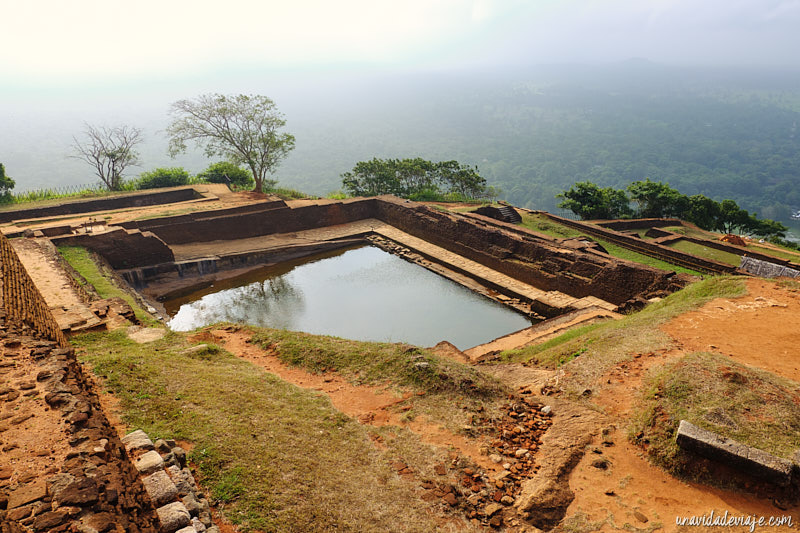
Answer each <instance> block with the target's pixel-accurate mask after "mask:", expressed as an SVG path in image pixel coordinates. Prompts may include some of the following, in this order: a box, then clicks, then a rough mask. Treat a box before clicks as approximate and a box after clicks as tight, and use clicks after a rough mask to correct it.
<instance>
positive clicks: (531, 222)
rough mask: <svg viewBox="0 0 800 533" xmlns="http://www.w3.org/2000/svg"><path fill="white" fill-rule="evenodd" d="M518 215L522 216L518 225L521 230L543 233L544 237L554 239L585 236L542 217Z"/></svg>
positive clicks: (531, 214) (523, 213) (530, 214)
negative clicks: (547, 236)
mask: <svg viewBox="0 0 800 533" xmlns="http://www.w3.org/2000/svg"><path fill="white" fill-rule="evenodd" d="M520 215H521V216H522V222H521V223H520V225H521V226H522V227H523V228H528V229H529V230H533V231H538V232H539V233H544V234H545V235H549V236H550V237H553V238H555V239H571V238H573V237H581V236H583V237H585V236H586V235H585V234H584V233H581V232H580V231H578V230H576V229H574V228H570V227H568V226H564V225H561V224H558V223H556V222H553V221H552V220H550V219H549V218H547V217H546V216H544V215H539V214H534V213H526V212H522V213H520Z"/></svg>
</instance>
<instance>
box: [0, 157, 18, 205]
mask: <svg viewBox="0 0 800 533" xmlns="http://www.w3.org/2000/svg"><path fill="white" fill-rule="evenodd" d="M14 185H15V183H14V180H12V179H11V178H10V177H8V176H6V167H4V166H3V163H0V203H7V202H10V201H11V189H13V188H14Z"/></svg>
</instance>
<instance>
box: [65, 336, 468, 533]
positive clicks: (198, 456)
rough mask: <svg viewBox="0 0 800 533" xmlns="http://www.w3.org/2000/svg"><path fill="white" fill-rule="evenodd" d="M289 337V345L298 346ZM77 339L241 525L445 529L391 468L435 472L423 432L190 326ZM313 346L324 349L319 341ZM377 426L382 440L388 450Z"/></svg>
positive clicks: (148, 426)
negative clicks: (336, 401)
mask: <svg viewBox="0 0 800 533" xmlns="http://www.w3.org/2000/svg"><path fill="white" fill-rule="evenodd" d="M289 336H290V335H289V334H286V336H285V337H283V338H282V339H281V340H280V342H282V343H283V344H282V346H286V347H287V350H288V351H290V352H291V350H290V349H289V348H288V344H289V343H288V340H289V339H288V337H289ZM73 342H74V343H75V344H76V346H77V347H78V348H79V355H80V358H81V360H82V361H83V362H85V363H88V364H89V365H90V366H91V367H92V368H93V371H94V372H95V373H96V374H97V375H98V376H100V377H101V378H102V382H103V383H104V387H105V388H106V389H108V390H110V391H112V392H113V393H114V395H115V396H116V397H117V398H118V399H119V401H120V406H121V409H122V413H121V416H122V419H123V421H124V422H125V423H126V424H128V425H129V426H130V427H131V428H141V429H144V430H145V431H146V432H147V433H148V435H149V436H150V437H151V438H154V439H155V438H175V439H181V440H186V441H188V442H190V443H192V444H193V446H194V448H193V450H192V451H191V454H190V459H191V460H192V461H193V463H194V464H195V465H196V466H197V469H198V478H199V481H200V483H201V484H202V486H203V487H204V488H205V489H207V490H209V491H210V494H211V498H212V499H213V500H214V503H216V504H218V505H219V509H220V511H221V512H222V513H223V515H224V516H225V517H226V518H227V519H229V520H230V521H232V522H233V523H234V524H237V525H238V526H239V527H240V528H241V530H242V531H255V530H259V531H275V532H306V531H398V532H403V531H420V532H424V531H435V530H440V529H439V527H440V526H439V525H438V524H437V518H436V517H437V515H439V516H440V517H441V515H440V514H439V513H440V512H441V511H440V509H438V508H437V507H436V504H434V505H433V506H429V504H427V503H426V502H424V501H422V500H421V499H420V498H419V495H418V494H417V493H416V486H417V483H416V482H414V483H408V482H406V481H402V480H401V479H400V478H399V477H398V476H397V475H396V474H395V472H394V471H393V470H392V468H391V467H390V463H391V461H395V460H402V461H405V462H406V464H409V466H411V467H412V469H414V470H415V471H416V472H418V477H419V478H420V479H424V478H426V477H427V478H430V477H433V473H432V468H433V467H432V464H433V462H434V461H443V460H445V458H446V453H445V452H443V451H441V450H438V449H432V448H430V447H428V446H426V445H424V444H421V443H420V442H419V440H418V438H417V437H416V436H415V435H413V434H410V433H409V432H407V431H405V430H402V429H399V428H394V429H393V430H392V429H391V428H374V429H371V428H369V427H367V426H362V425H360V424H359V423H358V422H356V421H354V420H352V419H350V418H348V417H347V416H345V415H343V414H342V413H340V412H339V411H337V410H336V409H334V408H333V407H332V405H331V403H330V401H329V400H328V398H327V397H325V396H324V395H321V394H319V393H317V392H315V391H313V390H306V389H302V388H298V387H295V386H293V385H291V384H289V383H287V382H285V381H283V380H281V379H279V378H278V377H276V376H274V375H272V374H270V373H268V372H265V371H263V370H261V369H260V368H258V367H256V366H254V365H252V364H250V363H248V362H246V361H244V360H241V359H239V358H237V357H235V356H233V355H231V354H229V353H227V352H226V351H224V350H222V349H219V348H217V347H210V348H209V349H207V350H205V351H202V352H200V353H191V352H187V351H186V350H187V348H188V347H189V346H190V344H189V343H188V342H187V340H186V338H185V336H184V335H182V334H178V333H174V332H170V333H168V334H167V335H166V336H165V337H164V338H163V339H161V340H159V341H155V342H153V343H150V344H146V345H140V344H136V343H134V342H132V341H131V340H129V339H128V338H127V337H126V336H125V334H124V333H123V332H121V331H119V330H118V331H114V332H102V333H89V334H85V335H80V336H77V337H75V338H73ZM320 342H321V343H322V344H323V345H325V343H326V342H327V340H326V339H324V338H320ZM302 344H303V345H304V346H306V347H307V348H312V347H313V342H312V341H311V340H310V339H308V338H304V339H302ZM354 347H355V346H354ZM276 348H277V349H280V348H281V347H280V346H278V347H276ZM375 349H376V347H375V346H373V345H371V344H364V345H363V346H362V347H361V357H362V358H363V359H372V358H373V356H374V355H376V354H375V353H374V350H375ZM293 357H296V354H295V355H291V356H290V358H293ZM452 403H454V402H451V404H452ZM455 408H456V406H455V405H454V406H453V409H455ZM371 435H373V436H374V435H380V436H381V437H382V439H383V440H382V442H383V445H384V446H385V447H386V449H385V450H384V451H382V450H380V449H378V448H377V447H376V446H375V445H374V444H373V443H372V441H371V440H370V436H371ZM452 522H453V524H452V525H451V526H446V527H445V529H444V530H445V531H447V530H450V531H471V530H472V529H471V526H469V525H468V524H466V523H465V522H464V521H462V520H460V519H453V520H452Z"/></svg>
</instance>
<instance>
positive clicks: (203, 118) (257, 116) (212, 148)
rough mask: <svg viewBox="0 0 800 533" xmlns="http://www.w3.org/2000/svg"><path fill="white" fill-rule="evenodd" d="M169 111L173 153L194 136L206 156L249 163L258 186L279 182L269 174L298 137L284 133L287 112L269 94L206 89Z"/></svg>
mask: <svg viewBox="0 0 800 533" xmlns="http://www.w3.org/2000/svg"><path fill="white" fill-rule="evenodd" d="M170 114H171V115H172V122H171V123H170V125H169V126H168V127H167V134H168V135H169V153H170V155H171V156H173V157H174V156H175V155H177V154H179V153H182V152H184V151H186V143H187V142H189V141H193V142H194V143H195V144H196V145H197V146H200V147H203V148H204V150H205V154H206V156H207V157H215V156H219V157H223V158H225V159H226V160H228V161H230V162H231V163H233V164H235V165H237V166H238V165H245V166H247V167H248V168H249V169H250V171H251V172H252V173H253V178H254V181H255V189H254V190H256V191H265V190H268V189H270V188H272V187H274V186H275V184H276V183H277V180H271V179H267V175H269V174H271V173H272V172H273V171H274V170H275V168H276V167H277V165H278V164H279V163H280V161H281V160H283V159H284V158H285V157H286V156H287V155H288V154H289V152H291V151H292V150H293V149H294V142H295V139H294V136H293V135H290V134H288V133H281V132H280V130H281V128H283V127H284V126H285V125H286V121H285V120H284V118H283V115H282V114H281V113H280V112H279V111H278V109H277V108H276V106H275V103H274V102H273V101H272V100H271V99H269V98H267V97H266V96H261V95H244V94H240V95H236V96H227V95H222V94H205V95H201V96H198V97H197V98H195V99H194V100H179V101H177V102H175V103H173V104H172V107H171V111H170Z"/></svg>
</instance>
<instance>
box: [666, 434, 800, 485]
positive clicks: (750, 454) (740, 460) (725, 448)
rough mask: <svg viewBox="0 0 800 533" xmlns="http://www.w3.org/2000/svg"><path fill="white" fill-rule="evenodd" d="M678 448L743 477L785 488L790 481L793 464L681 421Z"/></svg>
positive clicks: (677, 436)
mask: <svg viewBox="0 0 800 533" xmlns="http://www.w3.org/2000/svg"><path fill="white" fill-rule="evenodd" d="M676 441H677V443H678V446H680V447H681V448H682V449H684V450H686V451H689V452H692V453H696V454H697V455H700V456H702V457H705V458H707V459H711V460H714V461H718V462H720V463H723V464H726V465H728V466H731V467H733V468H736V469H738V470H740V471H742V472H743V473H745V474H747V475H749V476H752V477H755V478H759V479H763V480H766V481H769V482H770V483H774V484H776V485H779V486H786V485H788V484H789V483H790V482H791V479H792V462H791V461H789V460H787V459H782V458H780V457H775V456H774V455H772V454H769V453H767V452H765V451H762V450H759V449H757V448H753V447H751V446H747V445H745V444H742V443H740V442H737V441H735V440H733V439H728V438H725V437H722V436H720V435H717V434H716V433H714V432H712V431H707V430H705V429H702V428H699V427H697V426H695V425H694V424H691V423H690V422H687V421H686V420H681V421H680V424H679V425H678V433H677V435H676Z"/></svg>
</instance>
